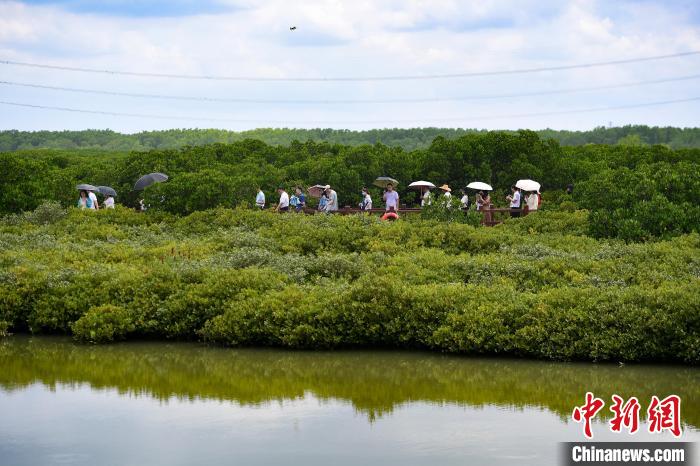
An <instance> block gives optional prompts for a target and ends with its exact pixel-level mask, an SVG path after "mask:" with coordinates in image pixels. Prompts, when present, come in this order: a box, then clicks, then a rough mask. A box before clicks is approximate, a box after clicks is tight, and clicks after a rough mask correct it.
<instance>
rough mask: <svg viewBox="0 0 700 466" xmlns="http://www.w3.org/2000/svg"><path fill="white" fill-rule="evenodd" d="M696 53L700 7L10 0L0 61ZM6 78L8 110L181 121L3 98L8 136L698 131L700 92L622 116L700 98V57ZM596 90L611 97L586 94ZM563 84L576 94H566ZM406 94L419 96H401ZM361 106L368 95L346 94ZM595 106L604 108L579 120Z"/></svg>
mask: <svg viewBox="0 0 700 466" xmlns="http://www.w3.org/2000/svg"><path fill="white" fill-rule="evenodd" d="M291 26H296V28H297V29H296V30H294V31H291V30H290V27H291ZM689 51H700V2H698V1H697V0H692V1H691V0H688V1H683V0H676V1H673V0H666V1H562V0H533V1H530V0H520V1H518V0H510V1H490V0H475V1H471V0H470V1H467V0H462V1H448V0H433V1H418V0H415V1H411V0H382V1H363V0H352V1H340V0H336V1H332V0H308V1H302V0H295V1H289V0H268V1H253V0H219V1H212V0H192V1H190V0H163V1H160V0H159V1H151V2H148V1H139V0H105V1H84V0H57V1H56V0H54V1H51V0H38V1H24V2H17V1H3V0H0V60H5V61H8V60H9V61H14V62H23V63H36V64H47V65H58V66H67V67H78V68H96V69H105V70H116V71H130V72H137V73H159V74H177V75H195V76H202V75H208V76H246V77H261V78H347V77H377V76H416V75H418V76H424V75H444V74H460V73H473V72H492V71H508V70H518V69H526V68H541V67H557V66H567V65H577V64H585V63H595V62H605V61H614V60H626V59H635V58H639V57H651V56H658V55H667V54H676V53H681V52H689ZM681 78H682V79H681ZM0 81H2V83H0V101H2V102H14V103H19V104H28V105H41V106H48V107H62V108H70V109H79V110H87V111H102V112H113V113H128V114H139V115H156V116H162V117H166V116H169V117H174V118H175V119H165V118H151V117H135V116H123V115H97V114H90V113H76V112H67V111H59V110H55V109H39V108H28V107H16V106H8V105H6V104H0V129H22V130H40V129H49V130H60V129H86V128H110V129H114V130H117V131H122V132H136V131H142V130H154V129H165V128H194V127H199V128H212V127H214V128H226V129H235V130H241V129H250V128H256V127H304V128H310V127H333V128H351V129H366V128H385V127H417V126H440V127H467V128H488V129H497V128H501V129H517V128H532V129H541V128H547V127H550V128H555V129H590V128H593V127H595V126H601V125H606V126H607V125H608V124H610V123H612V124H613V125H623V124H648V125H663V126H666V125H672V126H700V121H699V120H700V100H690V101H687V102H675V103H670V104H666V105H657V106H639V107H634V108H622V109H620V108H617V109H613V108H611V107H625V106H634V105H640V104H648V103H654V102H666V101H678V100H684V99H692V98H700V85H699V84H700V55H698V54H696V55H688V56H684V57H677V58H670V59H665V60H655V61H645V62H638V63H628V64H618V65H614V66H601V67H591V68H577V69H569V70H558V71H545V72H537V73H524V74H501V75H498V74H496V75H488V76H472V77H459V78H449V79H429V80H379V81H373V80H369V81H367V80H365V81H352V80H351V81H327V82H323V81H320V82H319V81H232V80H196V79H174V78H163V77H144V76H128V75H118V74H100V73H83V72H74V71H64V70H56V69H46V68H34V67H26V66H18V65H10V64H0ZM650 81H665V82H656V83H650ZM8 82H10V83H14V84H12V85H10V84H7V83H8ZM20 83H21V84H33V85H40V86H54V87H64V88H72V89H88V90H98V91H109V92H116V93H138V94H151V95H153V94H156V95H164V96H184V97H193V98H200V100H175V99H155V98H138V97H130V96H115V95H104V94H88V93H80V92H68V91H65V90H64V91H60V90H55V89H45V88H44V89H42V88H36V87H23V86H18V85H17V84H20ZM640 83H642V84H640ZM630 84H636V85H630ZM612 86H616V87H612ZM591 87H593V88H600V87H608V88H606V89H593V90H590V89H588V90H582V88H584V89H585V88H591ZM572 90H574V91H576V92H570V91H572ZM557 91H564V92H559V93H552V92H557ZM543 92H550V93H552V94H542V93H543ZM522 94H538V95H524V96H523V95H522ZM206 99H230V100H237V99H238V100H241V99H243V100H245V99H248V100H257V101H266V102H263V103H251V102H240V101H239V102H231V101H229V102H221V101H212V100H206ZM406 99H413V100H414V101H413V102H386V101H387V100H390V101H391V100H394V101H395V100H399V101H401V100H406ZM339 100H341V101H344V102H337V101H339ZM357 100H360V101H365V102H360V103H358V102H355V103H353V102H348V101H357ZM415 100H422V101H419V102H416V101H415ZM285 101H287V102H285ZM289 101H296V102H289ZM300 101H301V102H300ZM367 101H370V102H367ZM373 101H374V102H373ZM376 101H383V102H376ZM591 109H603V110H600V111H585V112H578V110H591Z"/></svg>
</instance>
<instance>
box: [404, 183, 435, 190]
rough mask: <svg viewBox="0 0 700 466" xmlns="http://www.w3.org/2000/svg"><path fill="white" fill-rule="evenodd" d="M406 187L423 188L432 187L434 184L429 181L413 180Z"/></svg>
mask: <svg viewBox="0 0 700 466" xmlns="http://www.w3.org/2000/svg"><path fill="white" fill-rule="evenodd" d="M408 187H409V188H414V189H420V190H422V189H423V188H428V189H433V188H434V187H435V185H434V184H433V183H431V182H430V181H414V182H413V183H411V184H409V185H408Z"/></svg>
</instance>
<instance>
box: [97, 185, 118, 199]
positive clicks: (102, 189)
mask: <svg viewBox="0 0 700 466" xmlns="http://www.w3.org/2000/svg"><path fill="white" fill-rule="evenodd" d="M97 191H98V192H99V193H100V194H102V195H104V196H112V197H117V192H116V191H115V190H114V189H113V188H110V187H109V186H98V187H97Z"/></svg>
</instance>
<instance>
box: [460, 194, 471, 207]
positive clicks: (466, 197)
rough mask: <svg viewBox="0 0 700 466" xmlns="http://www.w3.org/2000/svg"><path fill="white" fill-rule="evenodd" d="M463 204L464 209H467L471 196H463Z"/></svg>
mask: <svg viewBox="0 0 700 466" xmlns="http://www.w3.org/2000/svg"><path fill="white" fill-rule="evenodd" d="M461 202H462V207H467V205H468V204H469V196H467V195H466V194H465V195H464V196H462V201H461Z"/></svg>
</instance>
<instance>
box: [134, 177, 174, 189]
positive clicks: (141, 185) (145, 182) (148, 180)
mask: <svg viewBox="0 0 700 466" xmlns="http://www.w3.org/2000/svg"><path fill="white" fill-rule="evenodd" d="M167 179H168V175H166V174H165V173H149V174H148V175H143V176H142V177H141V178H139V180H138V181H137V182H136V184H135V185H134V190H135V191H141V190H143V189H145V188H148V187H149V186H150V185H152V184H154V183H161V182H163V181H166V180H167Z"/></svg>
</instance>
